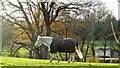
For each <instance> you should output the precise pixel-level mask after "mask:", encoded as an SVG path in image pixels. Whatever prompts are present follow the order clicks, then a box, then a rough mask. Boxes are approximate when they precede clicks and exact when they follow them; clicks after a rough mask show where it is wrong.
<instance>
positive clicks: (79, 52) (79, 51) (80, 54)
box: [75, 45, 83, 59]
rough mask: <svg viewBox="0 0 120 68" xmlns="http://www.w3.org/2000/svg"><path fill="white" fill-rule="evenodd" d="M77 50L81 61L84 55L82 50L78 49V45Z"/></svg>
mask: <svg viewBox="0 0 120 68" xmlns="http://www.w3.org/2000/svg"><path fill="white" fill-rule="evenodd" d="M75 50H76V52H77V54H78V57H79V58H80V59H83V54H82V52H81V50H80V48H79V47H78V45H77V46H75Z"/></svg>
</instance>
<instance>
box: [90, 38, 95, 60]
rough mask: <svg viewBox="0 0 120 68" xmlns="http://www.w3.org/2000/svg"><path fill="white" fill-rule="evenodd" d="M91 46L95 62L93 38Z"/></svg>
mask: <svg viewBox="0 0 120 68" xmlns="http://www.w3.org/2000/svg"><path fill="white" fill-rule="evenodd" d="M91 48H92V56H93V62H94V61H95V49H94V40H93V43H92V44H91Z"/></svg>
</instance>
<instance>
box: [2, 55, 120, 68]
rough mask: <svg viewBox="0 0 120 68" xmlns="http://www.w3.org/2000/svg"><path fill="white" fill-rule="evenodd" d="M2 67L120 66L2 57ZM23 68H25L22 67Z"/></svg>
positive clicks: (110, 67)
mask: <svg viewBox="0 0 120 68" xmlns="http://www.w3.org/2000/svg"><path fill="white" fill-rule="evenodd" d="M0 65H2V66H8V67H10V66H31V68H35V67H45V66H49V67H50V66H53V68H54V67H56V66H57V68H59V66H62V67H65V66H69V67H73V68H78V66H79V67H82V68H83V67H88V68H90V67H91V68H98V67H102V68H103V67H105V68H107V67H108V68H117V67H118V66H119V64H110V63H109V64H108V63H84V62H75V63H67V62H65V61H61V62H60V63H57V61H53V62H52V63H49V60H38V59H26V58H13V57H2V62H1V63H0ZM8 67H7V68H8ZM119 67H120V66H119ZM3 68H4V67H3ZM12 68H13V67H12ZM17 68H18V67H17ZM22 68H24V67H22ZM25 68H26V67H25ZM65 68H66V67H65Z"/></svg>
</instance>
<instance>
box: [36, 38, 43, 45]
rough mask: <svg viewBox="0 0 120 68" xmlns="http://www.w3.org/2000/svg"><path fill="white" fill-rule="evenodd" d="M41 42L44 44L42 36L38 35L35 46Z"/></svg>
mask: <svg viewBox="0 0 120 68" xmlns="http://www.w3.org/2000/svg"><path fill="white" fill-rule="evenodd" d="M41 44H42V39H41V36H38V37H37V40H36V42H35V47H38V46H40V45H41Z"/></svg>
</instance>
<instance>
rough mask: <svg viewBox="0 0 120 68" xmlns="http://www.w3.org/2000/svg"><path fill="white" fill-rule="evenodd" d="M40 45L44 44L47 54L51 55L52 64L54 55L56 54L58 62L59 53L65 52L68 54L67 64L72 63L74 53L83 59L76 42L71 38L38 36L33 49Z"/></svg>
mask: <svg viewBox="0 0 120 68" xmlns="http://www.w3.org/2000/svg"><path fill="white" fill-rule="evenodd" d="M41 44H45V45H46V46H47V47H48V48H49V52H50V53H51V59H50V62H52V60H53V57H54V54H56V53H57V59H58V62H59V52H67V53H70V58H69V60H68V62H70V61H71V60H72V62H74V60H75V59H74V57H75V52H77V54H78V56H79V58H80V59H82V58H83V55H82V53H81V51H80V50H79V48H78V42H77V41H76V40H75V39H72V38H64V39H60V38H54V37H47V36H44V37H41V36H38V38H37V41H36V43H35V47H38V46H40V45H41Z"/></svg>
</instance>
